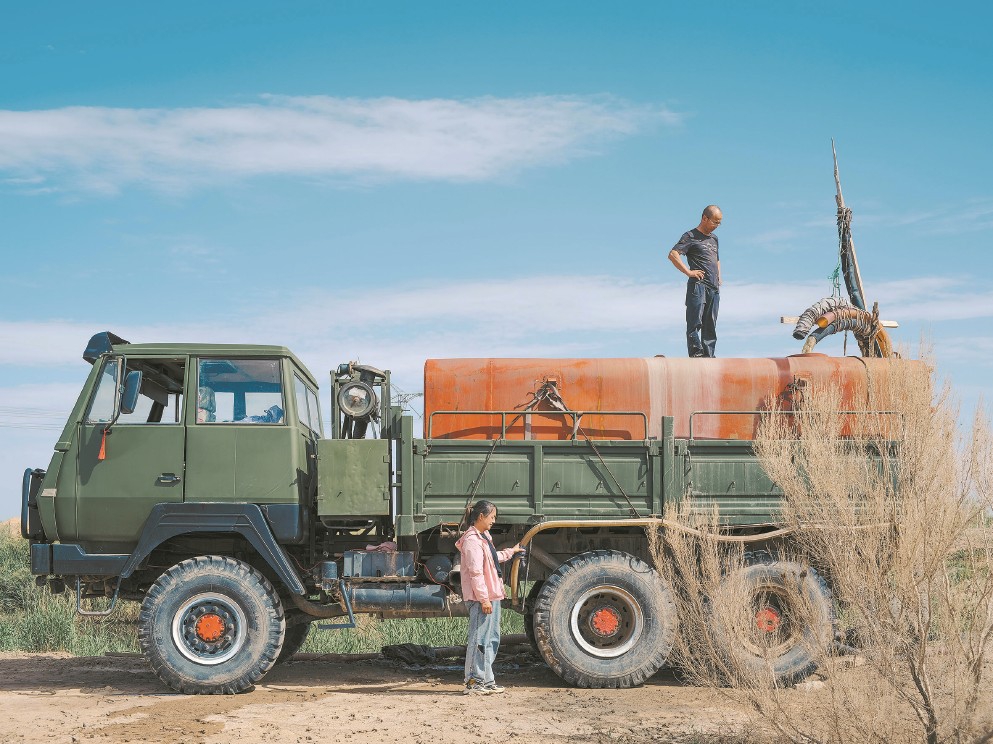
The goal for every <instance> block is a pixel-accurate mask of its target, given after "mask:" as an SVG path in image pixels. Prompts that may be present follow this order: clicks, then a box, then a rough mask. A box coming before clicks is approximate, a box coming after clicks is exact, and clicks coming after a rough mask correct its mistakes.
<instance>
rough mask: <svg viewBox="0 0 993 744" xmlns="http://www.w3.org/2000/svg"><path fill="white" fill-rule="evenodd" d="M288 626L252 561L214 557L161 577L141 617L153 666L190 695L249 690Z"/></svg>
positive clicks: (275, 597)
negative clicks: (248, 562)
mask: <svg viewBox="0 0 993 744" xmlns="http://www.w3.org/2000/svg"><path fill="white" fill-rule="evenodd" d="M285 630H286V622H285V619H284V616H283V607H282V604H281V603H280V601H279V596H278V594H277V593H276V590H275V589H274V588H273V586H272V584H270V583H269V581H268V579H266V578H265V576H263V575H262V574H261V573H259V572H258V571H256V570H255V569H254V568H252V567H251V566H249V565H248V564H247V563H244V562H242V561H238V560H235V559H234V558H228V557H226V556H216V555H212V556H200V557H197V558H191V559H189V560H186V561H183V562H182V563H179V564H177V565H175V566H173V567H172V568H170V569H169V570H168V571H166V572H165V573H164V574H162V575H161V576H160V577H159V578H158V580H157V581H156V582H155V583H154V584H152V587H151V588H150V589H149V591H148V594H147V595H146V596H145V599H144V601H143V602H142V604H141V612H140V614H139V616H138V641H139V643H140V645H141V650H142V652H143V653H144V654H145V658H147V659H148V661H149V663H150V664H151V666H152V670H153V671H154V672H155V674H156V675H157V676H158V677H159V679H161V680H162V681H163V682H164V683H165V684H167V685H168V686H169V687H171V688H172V689H174V690H178V691H179V692H183V693H186V694H191V695H197V694H207V695H210V694H228V695H233V694H235V693H238V692H243V691H245V690H248V689H250V688H251V687H252V686H253V685H254V684H255V683H256V682H258V681H259V680H260V679H262V677H263V676H265V674H266V672H268V671H269V670H270V669H271V668H272V666H273V664H275V662H276V658H277V656H278V654H279V651H280V647H281V646H282V643H283V636H284V633H285Z"/></svg>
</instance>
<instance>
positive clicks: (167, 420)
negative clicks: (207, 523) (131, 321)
mask: <svg viewBox="0 0 993 744" xmlns="http://www.w3.org/2000/svg"><path fill="white" fill-rule="evenodd" d="M186 366H187V365H186V360H185V358H184V357H172V358H157V359H139V358H129V359H127V360H126V361H124V360H121V359H120V358H113V357H112V358H109V359H106V360H105V361H104V363H103V369H102V370H101V374H100V380H99V382H98V383H97V385H96V388H95V390H94V394H93V398H92V400H91V401H90V406H89V409H88V411H87V413H86V416H84V418H83V420H82V422H81V423H80V431H79V436H78V437H77V438H76V443H75V445H74V446H75V448H76V453H75V456H76V460H77V467H76V472H77V482H76V494H75V496H76V524H77V539H79V540H80V541H82V542H87V543H99V544H100V545H101V546H102V547H103V548H104V549H111V548H113V547H114V546H115V545H117V546H119V547H121V548H123V547H124V546H126V545H133V544H134V543H135V542H137V540H138V535H139V534H140V532H141V529H142V526H143V525H144V524H145V519H146V518H147V517H148V513H149V511H150V510H151V508H152V507H153V506H154V505H155V504H158V503H161V502H164V501H182V500H183V479H184V477H185V473H184V452H185V446H186V428H185V426H184V425H183V420H182V411H183V405H182V397H183V389H184V383H185V376H186ZM134 370H138V371H140V372H141V373H142V382H141V391H140V396H139V399H138V405H137V407H136V408H135V410H134V412H133V413H127V414H124V413H122V414H121V415H120V416H119V417H118V418H117V420H116V421H113V419H114V414H115V409H116V402H117V395H118V390H119V388H120V386H121V384H122V383H121V378H122V372H123V373H125V374H126V372H128V371H134ZM112 421H113V425H112V426H111V429H110V432H109V434H108V435H107V436H104V431H105V430H106V428H107V424H108V423H110V422H112Z"/></svg>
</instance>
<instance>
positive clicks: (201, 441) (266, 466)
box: [186, 357, 306, 504]
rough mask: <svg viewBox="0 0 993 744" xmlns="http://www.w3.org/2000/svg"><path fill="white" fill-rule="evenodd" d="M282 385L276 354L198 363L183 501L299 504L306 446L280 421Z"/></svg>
mask: <svg viewBox="0 0 993 744" xmlns="http://www.w3.org/2000/svg"><path fill="white" fill-rule="evenodd" d="M283 387H284V386H283V364H282V360H281V359H278V358H276V359H273V358H271V357H269V358H254V359H253V358H242V359H239V358H233V357H226V358H211V359H200V360H199V362H198V365H197V380H196V388H195V389H196V391H197V400H196V401H195V403H196V414H195V419H196V423H194V424H193V425H192V426H190V429H189V439H188V441H187V451H188V453H189V455H188V457H187V483H186V500H187V501H230V502H243V503H253V504H279V503H298V502H299V499H300V495H299V487H300V485H299V484H300V482H301V471H300V463H301V462H302V461H304V459H305V458H306V452H305V449H306V443H305V441H303V440H302V439H301V438H300V435H299V431H298V430H297V427H295V426H292V425H290V422H287V420H286V415H285V411H286V401H285V398H284V395H283ZM192 390H193V389H192V388H191V395H192ZM191 408H192V406H191Z"/></svg>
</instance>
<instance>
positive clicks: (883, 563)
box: [652, 360, 993, 742]
mask: <svg viewBox="0 0 993 744" xmlns="http://www.w3.org/2000/svg"><path fill="white" fill-rule="evenodd" d="M867 398H868V399H867V400H866V401H865V404H864V406H862V407H861V410H855V411H854V412H853V413H851V414H841V413H839V410H840V403H839V401H840V400H841V395H840V393H839V391H837V390H833V389H809V388H808V389H806V390H805V391H804V395H803V396H802V400H800V401H795V402H794V406H795V410H794V411H792V412H788V413H787V412H772V413H770V414H769V415H767V416H766V418H765V421H764V422H763V426H762V427H761V431H760V433H759V435H758V437H757V440H756V442H755V449H756V454H757V456H758V457H759V458H760V461H761V463H762V465H763V467H764V468H765V470H766V471H767V472H768V474H769V475H770V476H771V477H772V479H773V480H774V481H775V482H776V483H777V484H779V486H780V487H781V488H782V489H783V492H784V501H783V513H782V521H783V523H784V525H785V526H787V527H789V528H792V529H793V530H794V532H793V533H792V534H791V535H790V537H789V539H788V540H787V541H785V542H784V543H783V546H785V548H786V549H788V550H789V553H790V556H791V557H785V558H783V560H786V561H789V562H792V564H793V565H794V566H797V567H799V568H795V569H791V570H790V571H786V572H784V580H783V581H782V582H781V584H782V586H780V587H779V588H778V589H777V590H776V591H777V592H778V600H779V601H780V602H781V604H782V607H783V608H785V609H786V610H787V612H784V613H783V616H782V618H781V620H782V622H783V624H784V625H786V627H787V628H792V629H793V630H794V631H795V630H796V629H797V628H798V627H800V626H804V625H805V626H808V627H810V628H813V629H814V631H815V632H808V633H806V634H805V635H804V637H803V638H802V639H801V641H802V644H803V645H804V646H805V648H806V652H807V653H808V654H809V656H810V658H811V660H813V661H814V662H815V663H816V665H817V667H818V671H819V676H821V677H823V678H824V679H823V682H824V686H823V688H822V689H820V690H819V691H817V692H816V693H811V692H800V691H798V690H791V689H786V688H785V683H789V682H791V681H795V680H792V679H790V678H789V677H788V676H787V677H784V676H782V675H780V676H779V677H778V681H777V678H776V675H774V674H773V673H772V670H773V663H774V661H775V658H774V657H775V650H773V651H770V650H769V649H768V645H769V644H767V645H766V646H762V645H761V644H755V643H754V642H753V641H751V640H749V638H748V636H747V634H748V632H749V628H750V627H751V632H752V634H753V635H754V626H755V623H756V620H759V621H760V622H761V616H760V615H757V614H756V608H757V607H758V608H761V607H762V606H763V605H762V602H764V601H765V600H762V599H757V598H760V597H761V591H759V590H758V589H757V588H756V585H755V582H754V581H752V582H751V584H750V585H749V584H748V582H746V584H745V585H744V586H742V585H736V580H735V577H738V576H741V575H742V572H743V571H747V564H749V563H750V562H752V561H753V560H754V557H753V556H749V555H748V554H747V553H746V552H745V549H744V548H742V547H739V546H737V545H735V544H734V543H730V544H729V543H728V542H726V535H725V534H723V533H722V532H721V530H720V529H719V528H718V527H716V524H717V522H716V519H715V520H711V521H710V522H709V523H708V524H704V525H700V524H696V525H687V522H686V520H685V519H682V520H681V524H683V525H684V526H691V527H693V528H695V529H696V530H697V532H696V533H689V532H681V531H679V530H672V529H668V530H666V531H665V533H664V534H661V533H660V534H657V535H656V536H655V539H654V540H653V541H652V542H653V550H654V553H655V555H656V564H657V565H658V567H659V569H660V571H661V572H662V573H663V574H665V576H666V578H667V579H668V580H669V581H670V582H672V584H673V585H674V586H677V587H679V588H680V589H679V594H680V604H681V606H680V610H681V612H682V613H683V615H682V618H683V620H682V627H683V630H684V632H683V638H682V639H681V641H680V644H679V645H678V646H677V649H676V659H677V662H678V663H679V664H680V665H681V667H682V668H683V669H684V670H685V673H686V674H687V676H688V677H689V678H690V679H691V680H693V681H696V682H698V683H702V684H707V685H723V687H722V688H721V689H723V690H724V692H725V694H728V695H730V696H732V697H734V698H736V699H737V700H739V701H742V702H745V703H747V704H748V705H749V706H750V707H751V708H752V709H753V710H754V711H755V712H756V713H757V714H758V715H759V716H760V717H761V719H762V720H763V721H765V722H766V723H767V724H769V725H770V726H771V727H772V728H773V729H774V730H776V731H777V732H778V733H779V735H781V736H785V737H787V738H789V739H791V740H793V741H805V742H820V741H824V742H828V741H839V742H840V741H845V742H847V741H903V740H906V741H921V740H924V741H928V742H939V741H988V740H991V739H993V716H991V699H993V696H991V695H990V693H989V692H988V691H987V689H986V688H987V687H988V685H989V676H990V674H989V673H990V669H989V666H990V659H989V656H990V652H991V650H993V647H991V639H993V531H991V526H990V520H991V514H993V511H991V509H993V437H991V433H990V425H989V421H988V419H987V418H986V417H985V416H983V415H981V411H980V412H977V415H976V417H975V419H974V421H973V425H972V428H971V430H970V431H968V432H965V433H963V432H961V431H960V430H959V427H958V426H957V414H958V410H957V408H956V406H955V405H953V404H952V402H951V401H950V396H949V391H948V388H947V386H938V385H936V383H935V381H934V377H933V371H932V368H931V366H930V365H928V364H925V363H923V362H908V361H903V360H892V362H891V363H890V364H889V365H888V369H887V373H886V374H885V375H880V376H879V379H870V384H869V392H868V396H867ZM849 408H850V410H851V407H849ZM671 516H674V517H675V518H676V519H677V521H680V520H679V517H680V515H671ZM777 557H780V556H777ZM779 565H780V566H782V565H784V564H779ZM803 567H810V571H809V572H808V571H806V569H805V568H803ZM811 576H813V577H815V579H817V580H818V581H819V580H820V579H823V580H824V581H825V582H826V583H827V584H828V585H829V586H830V591H831V592H832V593H833V601H832V604H833V606H834V607H835V608H836V609H837V612H838V623H837V628H838V631H839V636H838V637H839V639H840V640H841V642H839V643H832V642H831V639H829V638H828V639H825V637H824V635H825V634H824V632H822V631H820V630H818V628H819V627H820V626H819V624H823V621H824V617H823V608H822V607H820V606H819V602H818V601H816V597H814V601H811V596H812V595H811V592H810V590H809V586H810V577H811ZM805 587H806V588H805ZM818 613H820V614H818ZM749 624H750V625H749ZM726 628H737V629H738V632H736V633H727V632H724V631H723V629H726ZM768 640H770V641H773V643H772V645H775V640H776V638H775V636H771V637H769V639H768ZM794 640H796V639H794ZM742 642H744V643H746V644H751V646H750V648H751V651H752V654H751V656H752V661H751V663H748V664H743V663H741V661H740V656H741V651H740V644H741V643H742ZM736 648H737V655H736ZM853 654H854V655H853ZM755 657H759V658H760V659H761V660H763V661H764V662H765V663H759V664H756V663H755Z"/></svg>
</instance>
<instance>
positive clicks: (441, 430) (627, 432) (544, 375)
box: [424, 354, 889, 440]
mask: <svg viewBox="0 0 993 744" xmlns="http://www.w3.org/2000/svg"><path fill="white" fill-rule="evenodd" d="M888 364H889V362H888V361H887V360H882V359H862V358H859V357H828V356H824V355H822V354H802V355H796V356H791V357H785V358H778V359H777V358H768V359H688V358H678V359H666V358H662V357H653V358H647V359H430V360H428V361H427V362H426V363H425V365H424V411H425V418H424V420H425V436H427V435H428V430H427V427H428V425H429V423H430V427H431V430H430V433H431V436H432V437H435V438H452V439H492V438H494V437H496V436H499V434H500V418H499V416H495V415H485V414H484V415H479V414H457V415H440V414H436V415H434V416H432V414H433V413H434V412H437V411H472V410H480V411H499V410H507V411H521V409H523V407H524V406H525V405H527V403H528V402H529V401H530V400H531V397H532V394H533V393H534V392H535V391H537V390H538V388H539V387H540V386H541V384H542V382H543V381H545V380H547V379H549V378H554V379H555V380H557V381H558V390H559V393H560V394H561V396H562V399H563V401H564V402H565V404H566V406H568V407H569V408H570V409H571V410H576V411H579V410H583V411H638V412H642V413H644V414H645V415H646V416H647V418H648V435H649V436H652V437H659V436H661V424H662V417H663V416H672V417H673V418H674V423H675V435H676V437H679V438H686V437H688V436H689V429H690V416H691V414H694V412H700V411H718V412H719V413H717V414H703V413H696V414H695V415H694V416H693V434H694V436H695V437H697V438H704V439H753V438H754V436H755V429H756V427H757V425H758V422H759V417H758V416H757V415H739V414H732V413H728V412H730V411H764V410H769V409H770V407H771V406H772V405H773V403H774V402H775V401H776V400H777V399H779V400H780V401H781V405H782V406H783V407H785V408H787V409H788V408H789V407H790V402H789V401H790V397H789V396H790V391H789V386H790V385H791V384H793V383H794V382H795V381H796V380H804V381H807V384H814V385H818V384H833V385H838V386H840V388H841V390H842V393H843V405H844V406H845V407H846V408H848V407H854V406H855V405H856V402H857V401H858V402H861V405H865V401H866V397H867V388H868V385H867V376H868V375H871V376H872V379H873V384H874V385H879V386H882V385H884V384H885V380H886V377H887V375H888V370H889V367H888ZM541 408H547V407H545V406H542V407H541ZM539 410H540V409H539ZM514 418H515V417H514V416H508V417H507V423H508V430H507V434H508V438H510V439H522V438H524V432H525V430H524V420H523V418H518V419H517V420H516V422H515V423H514V424H513V426H510V424H511V422H512V421H514ZM530 419H531V420H530V427H531V430H530V437H531V438H533V439H551V440H556V439H568V438H569V437H570V436H571V433H572V430H571V423H570V422H569V421H568V419H567V418H564V417H561V416H552V415H548V414H545V415H541V414H533V415H531V417H530ZM582 426H583V429H584V430H585V431H586V433H587V434H588V435H589V436H590V437H591V438H594V439H629V440H630V439H643V438H644V436H645V425H644V423H643V421H642V420H641V419H639V418H635V417H630V416H612V415H587V416H585V417H584V418H583V421H582Z"/></svg>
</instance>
